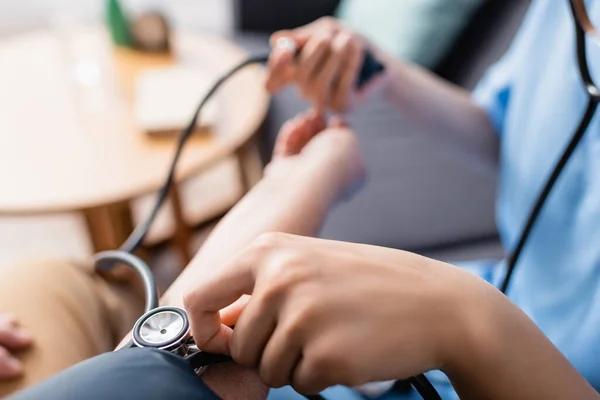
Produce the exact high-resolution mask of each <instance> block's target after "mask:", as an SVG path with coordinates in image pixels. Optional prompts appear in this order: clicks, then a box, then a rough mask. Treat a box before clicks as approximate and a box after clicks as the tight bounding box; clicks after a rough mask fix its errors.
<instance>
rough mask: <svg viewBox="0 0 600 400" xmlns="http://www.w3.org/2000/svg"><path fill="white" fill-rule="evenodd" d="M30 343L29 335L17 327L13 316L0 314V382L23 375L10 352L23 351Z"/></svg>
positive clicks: (21, 367)
mask: <svg viewBox="0 0 600 400" xmlns="http://www.w3.org/2000/svg"><path fill="white" fill-rule="evenodd" d="M31 342H32V338H31V335H29V334H28V333H27V332H26V331H25V330H23V329H22V328H21V327H19V323H18V321H17V320H16V319H15V318H14V317H13V316H11V315H8V314H0V382H2V381H8V380H12V379H16V378H18V377H20V376H21V375H22V374H23V366H22V365H21V362H20V361H19V360H17V359H16V358H15V357H13V355H12V353H11V352H13V351H17V350H21V349H24V348H25V347H27V346H29V345H31Z"/></svg>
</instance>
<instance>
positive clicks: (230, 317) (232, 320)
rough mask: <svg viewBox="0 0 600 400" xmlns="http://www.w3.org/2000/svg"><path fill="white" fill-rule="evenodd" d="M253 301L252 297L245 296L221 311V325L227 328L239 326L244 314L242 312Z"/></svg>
mask: <svg viewBox="0 0 600 400" xmlns="http://www.w3.org/2000/svg"><path fill="white" fill-rule="evenodd" d="M251 299H252V297H251V296H248V295H243V296H242V297H240V298H239V299H238V301H236V302H235V303H233V304H232V305H230V306H228V307H225V308H224V309H222V310H221V311H220V315H221V323H222V324H223V325H227V326H234V325H235V324H237V321H238V319H239V318H240V315H241V314H242V312H243V311H244V309H245V308H246V306H247V305H248V303H249V302H250V300H251Z"/></svg>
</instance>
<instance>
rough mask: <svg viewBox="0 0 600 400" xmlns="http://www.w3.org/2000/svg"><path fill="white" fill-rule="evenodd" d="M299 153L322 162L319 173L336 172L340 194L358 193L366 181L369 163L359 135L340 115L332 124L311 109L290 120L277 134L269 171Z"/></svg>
mask: <svg viewBox="0 0 600 400" xmlns="http://www.w3.org/2000/svg"><path fill="white" fill-rule="evenodd" d="M296 156H299V157H304V158H305V159H307V162H309V163H310V162H318V163H319V164H320V170H319V171H318V173H333V174H335V175H336V176H337V177H338V178H337V179H336V181H338V182H339V184H338V190H339V197H346V196H348V195H349V194H351V193H354V191H355V190H357V188H359V187H360V186H361V185H362V183H363V182H364V179H365V176H366V170H365V163H364V159H363V157H362V154H361V152H360V148H359V146H358V141H357V139H356V135H355V133H354V132H353V131H352V130H351V129H350V128H349V127H348V125H346V123H345V122H344V120H343V119H341V118H339V117H333V118H331V120H330V121H329V124H328V123H327V121H326V120H325V117H324V116H323V115H322V114H320V113H318V112H315V111H307V112H305V113H302V114H299V115H298V116H297V117H296V118H294V119H292V120H290V121H288V122H287V123H286V124H285V125H284V126H283V128H282V129H281V131H280V132H279V135H278V136H277V142H276V143H275V150H274V152H273V162H272V165H270V166H269V167H268V168H267V174H269V173H271V171H272V170H274V169H278V167H279V166H280V165H281V164H285V163H286V161H289V160H290V158H291V157H296ZM279 169H282V170H285V168H279Z"/></svg>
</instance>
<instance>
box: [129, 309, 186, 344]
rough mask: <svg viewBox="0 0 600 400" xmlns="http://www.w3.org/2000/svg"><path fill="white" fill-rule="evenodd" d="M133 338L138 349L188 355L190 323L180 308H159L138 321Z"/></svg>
mask: <svg viewBox="0 0 600 400" xmlns="http://www.w3.org/2000/svg"><path fill="white" fill-rule="evenodd" d="M132 336H133V343H134V344H135V345H136V346H137V347H143V348H155V349H159V350H166V351H171V352H180V353H187V350H188V349H187V342H188V340H189V339H190V322H189V319H188V316H187V313H186V312H185V310H183V309H181V308H179V307H159V308H155V309H154V310H152V311H150V312H147V313H146V314H144V315H143V316H142V317H141V318H140V319H138V321H137V322H136V323H135V325H134V327H133V333H132ZM182 355H183V354H182Z"/></svg>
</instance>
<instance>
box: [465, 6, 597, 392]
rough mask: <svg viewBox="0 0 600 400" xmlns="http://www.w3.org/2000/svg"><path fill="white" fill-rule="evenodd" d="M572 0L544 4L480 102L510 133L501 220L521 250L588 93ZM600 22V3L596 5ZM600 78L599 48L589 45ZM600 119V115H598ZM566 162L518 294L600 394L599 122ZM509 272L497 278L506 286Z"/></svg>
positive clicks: (531, 245)
mask: <svg viewBox="0 0 600 400" xmlns="http://www.w3.org/2000/svg"><path fill="white" fill-rule="evenodd" d="M568 3H569V2H568V1H567V0H560V1H557V0H537V1H535V2H534V4H533V5H532V7H531V9H530V11H529V13H528V15H527V17H526V20H525V22H524V24H523V27H522V28H521V31H520V33H519V34H518V36H517V38H516V40H515V42H514V44H513V46H512V47H511V48H510V50H509V51H508V53H507V54H506V55H505V57H504V58H503V59H502V60H501V61H500V62H499V63H498V64H497V65H496V66H494V67H493V68H492V69H491V70H490V71H489V72H488V73H487V74H486V76H485V77H484V79H483V80H482V82H481V83H480V84H479V86H478V87H477V88H476V90H475V92H474V94H473V98H474V100H475V102H477V103H478V104H479V105H481V106H482V107H483V108H484V109H485V110H486V111H487V112H488V115H489V116H490V119H491V120H492V121H493V123H494V125H495V127H496V129H497V131H498V132H499V134H500V137H501V161H500V183H499V188H498V200H497V223H498V229H499V231H500V236H501V239H502V242H503V244H504V246H505V248H507V249H512V248H513V247H514V246H515V244H516V241H517V240H518V237H519V235H520V233H521V230H522V227H523V225H524V223H525V220H526V219H527V216H528V214H529V211H530V209H531V207H532V204H533V203H534V201H535V199H536V197H537V196H538V194H539V192H540V191H541V189H542V186H543V185H544V183H545V181H546V179H547V177H548V176H549V174H550V171H551V170H552V169H553V168H554V165H555V164H556V162H557V160H558V159H559V157H560V155H561V154H562V152H563V150H564V149H565V147H566V146H567V143H568V142H569V141H570V139H571V136H572V134H573V132H574V130H575V128H576V126H577V125H578V123H579V120H580V118H581V115H582V113H583V112H584V109H585V106H586V103H587V96H586V93H585V91H584V89H583V86H582V83H581V78H580V75H579V72H578V67H577V60H576V50H575V33H574V31H573V21H572V17H571V13H570V10H569V4H568ZM586 4H587V6H588V13H589V14H590V18H591V19H592V20H593V21H594V22H596V24H597V25H600V2H599V1H597V0H593V1H587V2H586ZM587 49H588V56H589V64H590V70H591V72H592V75H594V77H596V78H598V79H600V47H599V46H597V45H596V44H594V43H593V42H592V40H590V39H588V46H587ZM599 114H600V112H599ZM599 118H600V117H599V116H598V115H596V116H595V118H594V119H593V121H592V124H591V127H590V129H589V130H588V132H587V133H586V136H585V137H584V139H583V141H582V143H581V144H580V147H579V148H578V150H576V152H575V154H574V156H573V158H572V159H571V161H570V162H569V164H568V165H567V167H566V169H565V171H564V172H563V175H562V177H561V178H560V180H559V181H558V183H557V185H556V187H555V188H554V191H553V193H552V194H551V197H550V198H549V200H548V203H547V204H546V207H545V209H544V211H543V212H542V214H541V217H540V219H539V221H538V223H537V225H536V226H535V228H534V230H533V232H532V235H531V237H530V239H529V242H528V243H527V246H526V248H525V250H524V252H523V254H522V257H521V259H520V261H519V264H518V266H517V269H516V271H515V275H514V278H513V281H512V284H511V288H510V291H509V293H508V294H509V296H510V298H511V299H512V300H513V301H514V302H515V303H516V304H517V305H518V306H519V307H521V308H522V309H523V310H524V311H525V312H526V313H527V314H528V315H529V316H530V317H531V318H532V319H533V321H535V323H536V324H537V325H538V326H539V327H540V328H541V329H542V330H543V331H544V333H545V334H546V335H547V336H548V337H549V338H550V339H551V340H552V342H553V343H554V344H555V345H556V346H557V347H558V348H559V349H560V350H561V351H562V352H563V353H564V354H565V356H567V358H568V359H569V360H570V361H571V363H573V365H574V366H575V367H576V368H577V369H578V370H579V371H580V372H581V373H582V374H583V375H584V376H585V377H586V378H587V379H588V380H589V381H590V383H591V384H592V385H594V387H595V388H596V389H600V126H599V123H600V120H599ZM505 270H506V269H505V266H504V265H501V266H499V267H497V268H496V269H495V270H494V271H493V273H492V277H491V280H492V281H493V283H495V284H497V285H498V284H499V283H500V282H501V280H502V278H503V276H504V273H505Z"/></svg>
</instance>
